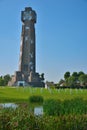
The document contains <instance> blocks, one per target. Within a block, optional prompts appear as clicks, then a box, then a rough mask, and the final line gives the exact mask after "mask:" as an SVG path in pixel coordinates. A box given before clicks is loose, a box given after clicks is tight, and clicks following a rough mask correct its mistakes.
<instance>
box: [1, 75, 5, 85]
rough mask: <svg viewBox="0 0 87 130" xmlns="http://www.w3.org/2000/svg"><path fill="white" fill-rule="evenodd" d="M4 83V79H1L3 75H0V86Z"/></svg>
mask: <svg viewBox="0 0 87 130" xmlns="http://www.w3.org/2000/svg"><path fill="white" fill-rule="evenodd" d="M4 84H5V83H4V79H3V77H2V76H1V77H0V86H4Z"/></svg>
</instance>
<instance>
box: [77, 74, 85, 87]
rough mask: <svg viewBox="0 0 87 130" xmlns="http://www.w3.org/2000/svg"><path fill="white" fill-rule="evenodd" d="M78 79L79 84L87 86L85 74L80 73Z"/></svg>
mask: <svg viewBox="0 0 87 130" xmlns="http://www.w3.org/2000/svg"><path fill="white" fill-rule="evenodd" d="M79 81H80V84H81V86H87V74H83V75H80V77H79Z"/></svg>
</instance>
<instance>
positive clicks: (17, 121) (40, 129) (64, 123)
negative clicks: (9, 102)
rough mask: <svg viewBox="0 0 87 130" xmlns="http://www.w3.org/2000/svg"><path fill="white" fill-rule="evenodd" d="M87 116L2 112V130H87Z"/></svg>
mask: <svg viewBox="0 0 87 130" xmlns="http://www.w3.org/2000/svg"><path fill="white" fill-rule="evenodd" d="M86 129H87V115H86V114H85V115H84V114H81V115H72V114H70V115H64V116H46V115H44V116H38V117H37V116H34V115H33V114H32V113H29V110H28V109H27V108H23V109H21V108H18V109H16V110H12V109H4V110H1V111H0V130H86Z"/></svg>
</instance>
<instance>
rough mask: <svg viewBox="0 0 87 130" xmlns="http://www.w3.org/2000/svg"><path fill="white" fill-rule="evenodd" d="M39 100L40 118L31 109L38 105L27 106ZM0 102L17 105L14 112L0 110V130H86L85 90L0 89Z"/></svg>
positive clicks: (86, 104) (86, 94) (86, 108)
mask: <svg viewBox="0 0 87 130" xmlns="http://www.w3.org/2000/svg"><path fill="white" fill-rule="evenodd" d="M33 95H35V96H33ZM36 95H38V96H36ZM40 96H41V97H43V98H44V102H43V103H42V104H40V105H43V108H44V114H43V116H35V115H34V112H33V111H34V109H33V108H34V107H36V105H38V104H35V103H36V102H34V104H33V103H31V104H30V102H29V99H30V97H40ZM76 98H77V99H76ZM78 98H82V99H84V100H86V101H84V100H82V99H78ZM35 99H36V98H34V101H35ZM47 99H50V100H47ZM54 99H55V100H54ZM57 99H59V100H57ZM69 99H74V100H69ZM0 102H1V103H6V102H9V103H11V102H15V103H17V104H18V107H17V108H16V109H11V108H2V107H1V108H0V130H87V90H86V89H44V88H31V87H24V88H23V87H0Z"/></svg>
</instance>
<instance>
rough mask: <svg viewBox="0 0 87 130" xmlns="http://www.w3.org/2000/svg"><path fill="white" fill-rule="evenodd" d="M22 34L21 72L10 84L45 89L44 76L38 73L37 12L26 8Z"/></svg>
mask: <svg viewBox="0 0 87 130" xmlns="http://www.w3.org/2000/svg"><path fill="white" fill-rule="evenodd" d="M21 21H22V33H21V46H20V59H19V71H16V72H15V75H14V76H13V77H12V81H11V82H9V84H11V85H13V86H14V85H15V86H28V85H31V86H36V87H44V82H43V80H44V75H43V74H41V75H39V73H36V64H35V63H36V61H35V60H36V56H35V50H36V47H35V45H36V41H35V23H36V12H35V11H34V10H32V8H31V7H26V8H25V10H24V11H22V12H21Z"/></svg>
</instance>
